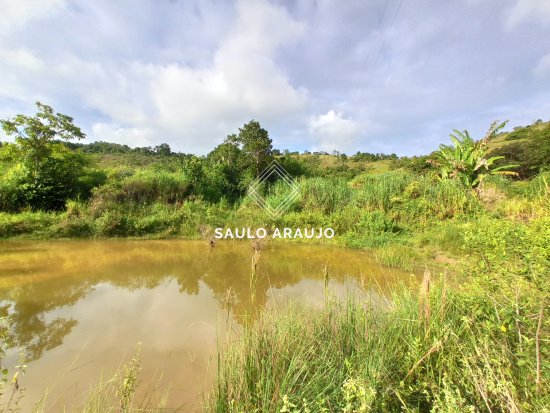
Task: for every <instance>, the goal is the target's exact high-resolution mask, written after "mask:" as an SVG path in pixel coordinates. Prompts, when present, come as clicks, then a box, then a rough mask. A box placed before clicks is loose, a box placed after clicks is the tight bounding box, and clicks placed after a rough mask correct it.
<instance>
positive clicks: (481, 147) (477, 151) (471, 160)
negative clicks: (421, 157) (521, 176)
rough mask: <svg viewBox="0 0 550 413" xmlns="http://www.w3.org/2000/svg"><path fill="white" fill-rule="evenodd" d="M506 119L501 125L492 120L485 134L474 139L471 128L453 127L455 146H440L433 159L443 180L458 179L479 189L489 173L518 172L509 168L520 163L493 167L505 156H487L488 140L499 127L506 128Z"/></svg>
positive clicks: (513, 173)
mask: <svg viewBox="0 0 550 413" xmlns="http://www.w3.org/2000/svg"><path fill="white" fill-rule="evenodd" d="M505 125H506V122H503V123H501V124H498V122H493V124H492V125H491V127H490V128H489V130H488V131H487V133H486V134H485V137H484V138H483V139H481V140H479V141H475V140H474V139H472V138H471V137H470V134H469V133H468V131H466V130H465V131H464V132H461V131H459V130H456V129H455V130H454V134H453V133H452V134H451V135H450V136H451V140H452V141H453V145H440V147H439V150H438V151H437V152H436V153H435V159H432V160H431V161H430V162H431V163H432V164H433V165H435V166H437V167H439V177H440V178H441V179H450V178H451V179H459V180H460V181H461V182H462V183H464V184H465V185H466V186H468V187H471V188H476V187H477V186H479V184H481V183H482V181H483V179H484V178H485V177H486V176H487V175H517V174H516V172H512V171H509V170H508V169H510V168H513V167H516V166H517V165H502V166H499V167H494V166H493V163H494V162H495V161H497V160H499V159H502V158H503V157H502V156H493V157H491V158H486V154H487V148H488V142H489V140H490V139H492V138H493V137H494V136H495V135H496V134H497V133H498V131H499V130H501V129H502V128H504V126H505Z"/></svg>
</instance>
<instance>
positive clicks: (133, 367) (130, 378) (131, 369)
mask: <svg viewBox="0 0 550 413" xmlns="http://www.w3.org/2000/svg"><path fill="white" fill-rule="evenodd" d="M140 351H141V343H138V345H137V349H136V354H135V356H134V357H133V358H132V360H130V362H129V363H128V364H126V365H125V366H124V378H123V380H122V383H121V384H120V387H119V389H118V391H117V395H118V397H119V398H120V411H121V412H122V413H126V412H129V411H130V407H131V404H132V399H133V398H134V394H135V393H136V387H137V386H136V385H137V378H138V374H139V372H140V370H141V362H140V359H139V353H140Z"/></svg>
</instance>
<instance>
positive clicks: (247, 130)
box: [234, 120, 273, 176]
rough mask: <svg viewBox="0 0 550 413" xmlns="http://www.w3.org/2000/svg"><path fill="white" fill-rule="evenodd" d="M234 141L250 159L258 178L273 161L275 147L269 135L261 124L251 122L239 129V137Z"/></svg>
mask: <svg viewBox="0 0 550 413" xmlns="http://www.w3.org/2000/svg"><path fill="white" fill-rule="evenodd" d="M234 139H235V140H236V142H237V143H238V144H239V145H240V146H241V149H242V151H243V152H244V154H245V155H247V158H248V159H250V163H251V165H252V167H253V169H254V173H255V175H256V176H258V175H259V174H260V173H261V172H262V170H263V169H264V168H265V167H266V166H267V165H268V164H269V162H271V160H272V159H273V145H272V141H271V139H270V138H269V133H268V132H267V130H265V129H264V128H262V127H261V126H260V123H259V122H257V121H255V120H251V121H250V122H248V123H247V124H246V125H244V126H243V127H242V128H239V135H237V136H236V137H235V138H234Z"/></svg>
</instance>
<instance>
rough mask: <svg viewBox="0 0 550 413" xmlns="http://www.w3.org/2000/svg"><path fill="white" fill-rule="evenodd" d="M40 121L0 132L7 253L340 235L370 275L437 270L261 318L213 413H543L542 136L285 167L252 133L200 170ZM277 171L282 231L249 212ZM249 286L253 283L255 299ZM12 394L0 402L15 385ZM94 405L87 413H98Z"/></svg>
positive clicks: (545, 243) (157, 151)
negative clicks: (252, 233)
mask: <svg viewBox="0 0 550 413" xmlns="http://www.w3.org/2000/svg"><path fill="white" fill-rule="evenodd" d="M37 106H38V109H39V111H38V113H37V114H36V115H35V116H34V117H27V116H24V115H18V116H17V117H15V118H14V121H9V120H5V121H2V126H3V128H4V130H5V132H6V133H7V134H8V135H14V136H16V138H15V142H14V143H3V144H2V145H1V146H0V171H1V172H2V175H1V177H0V237H2V238H13V237H17V238H45V239H51V238H89V237H158V238H166V237H189V238H194V237H205V238H209V237H211V236H212V233H213V229H214V228H216V227H234V228H238V227H260V226H261V227H265V228H274V227H279V228H280V227H332V228H333V229H334V230H335V232H336V233H337V234H338V237H335V239H333V240H331V241H321V242H333V243H337V244H342V245H345V246H349V247H353V248H369V249H371V250H372V252H373V254H374V256H375V257H376V259H377V260H378V261H379V262H380V263H382V264H385V265H391V266H396V267H401V268H405V269H407V270H412V269H416V268H419V267H426V266H429V267H430V268H432V270H433V269H435V271H441V272H445V270H446V272H447V274H448V275H447V276H443V275H442V276H441V277H439V276H438V277H430V276H429V275H426V276H425V279H424V282H423V284H422V288H421V290H420V293H416V292H413V291H410V290H408V289H406V288H403V289H400V290H397V291H395V292H394V293H393V294H392V296H391V297H389V298H388V299H387V301H385V302H383V303H382V305H381V304H380V303H378V302H377V303H376V304H373V303H370V302H367V303H365V302H364V301H362V300H361V299H360V297H357V298H356V299H355V300H351V301H349V302H346V303H341V302H334V301H332V300H327V302H326V303H325V306H324V307H322V308H318V309H315V310H312V309H311V308H307V309H306V308H304V307H301V306H299V305H295V306H291V307H290V308H288V309H283V310H281V309H274V310H273V309H272V310H270V311H266V312H264V313H263V314H262V315H261V316H260V317H259V319H258V320H256V321H255V322H254V323H250V324H249V325H247V326H246V328H245V331H244V332H243V335H242V337H241V338H240V340H238V341H237V342H236V343H233V344H232V345H231V346H230V347H228V348H220V355H219V357H220V358H219V361H220V362H219V366H218V368H219V370H218V382H217V386H216V388H215V390H214V391H213V394H212V397H211V398H210V399H209V402H208V403H209V404H208V408H209V409H210V410H211V411H216V412H253V411H257V412H260V411H261V412H264V411H265V412H296V413H297V412H304V413H305V412H318V411H327V412H329V411H330V412H333V411H340V412H386V411H410V412H413V411H417V412H439V411H449V412H468V411H471V412H478V411H479V412H504V411H509V412H520V411H521V412H523V411H526V412H530V411H533V412H535V411H545V410H544V409H545V408H547V406H548V405H550V396H549V390H548V389H549V386H548V384H549V380H550V377H549V367H550V365H549V364H548V357H549V356H550V354H549V350H548V349H549V348H550V346H549V345H548V344H549V343H548V332H549V331H548V330H549V327H550V325H549V323H548V319H547V313H548V311H547V310H548V309H547V306H548V302H547V297H548V294H549V292H550V291H549V289H548V288H549V287H548V285H549V284H548V268H550V234H549V232H548V228H549V227H550V208H549V205H550V190H549V181H550V174H549V165H550V164H549V157H548V153H549V152H548V148H549V142H550V134H549V133H548V131H549V130H550V129H549V128H550V123H545V122H536V123H535V124H533V125H529V126H526V127H524V128H520V129H516V130H514V131H513V132H511V133H508V134H506V133H499V131H500V129H501V128H502V127H503V126H504V124H500V125H497V124H493V125H492V126H491V128H490V129H489V132H488V133H487V135H486V136H485V137H484V138H483V139H481V140H478V141H476V140H474V139H473V138H472V137H470V135H469V134H468V132H466V131H464V132H459V131H455V133H454V134H453V135H451V139H452V142H453V145H451V146H447V145H442V146H441V147H440V149H439V151H436V152H434V153H433V154H430V155H428V156H425V157H413V158H405V157H402V158H398V157H397V156H395V155H393V154H392V155H382V154H362V153H357V154H356V155H354V156H351V157H347V156H346V155H345V154H339V153H335V154H332V155H329V154H326V153H313V154H311V153H307V154H301V155H300V154H296V153H290V152H289V151H279V150H277V149H274V148H273V147H272V141H271V139H270V138H269V134H268V132H267V131H266V130H265V129H263V128H262V127H261V126H260V124H259V123H258V122H256V121H251V122H250V123H248V124H246V125H244V126H243V127H242V128H241V129H239V131H238V133H237V134H232V135H229V136H228V137H227V138H226V139H225V140H224V142H223V143H222V144H220V145H219V146H217V147H216V148H215V149H214V150H212V152H210V153H209V154H208V155H207V156H203V157H198V156H194V155H188V154H183V153H175V152H173V151H172V150H171V148H170V147H169V146H168V145H166V144H162V145H159V146H157V147H154V148H134V149H131V148H129V147H126V146H124V145H118V144H111V143H106V142H96V143H92V144H81V143H74V142H70V141H68V140H70V139H73V138H74V139H78V138H81V137H83V134H82V133H81V132H80V130H79V129H78V128H77V127H76V126H74V125H73V123H72V119H71V118H70V117H67V116H65V115H61V114H58V113H55V112H54V111H53V110H52V109H51V108H49V107H48V106H45V105H42V104H37ZM503 157H504V158H503ZM273 159H277V161H278V162H279V163H280V164H281V165H283V167H284V168H285V169H286V170H287V171H288V172H289V173H290V174H291V175H293V176H295V177H296V182H297V185H298V186H299V189H300V191H299V193H300V196H299V197H298V198H297V199H296V200H295V201H294V202H293V203H292V204H291V205H290V206H289V209H288V211H287V213H285V214H284V215H282V216H281V217H279V218H277V219H276V220H271V219H269V218H268V217H267V216H266V214H264V213H263V212H262V211H261V210H260V209H259V208H258V207H257V206H256V205H255V204H254V203H253V202H252V201H251V200H250V199H249V198H248V197H246V196H245V194H246V190H247V188H248V186H249V184H250V182H251V181H252V180H253V179H254V178H255V177H257V176H258V175H259V174H260V173H261V171H262V170H263V169H264V168H265V166H267V165H268V164H269V163H270V162H271V161H272V160H273ZM512 164H513V165H517V168H515V167H514V168H513V167H512ZM516 171H517V173H516ZM288 190H289V189H288V187H287V186H286V185H284V183H283V182H282V181H281V180H278V181H277V180H268V181H267V182H265V184H264V185H263V186H261V188H260V189H259V191H262V193H263V195H264V197H265V198H266V200H267V203H269V204H273V205H276V204H277V203H278V202H280V200H282V199H284V197H285V195H286V194H287V193H288ZM318 242H319V241H318ZM258 257H259V256H257V257H256V258H255V259H256V261H254V262H253V268H254V274H256V273H257V271H256V269H257V265H261V263H260V264H258V260H259V258H258ZM327 276H328V275H327ZM432 278H433V279H432ZM256 282H257V277H256V276H252V277H251V280H250V285H251V290H253V285H254V284H255V283H256ZM3 331H5V330H0V332H3ZM23 366H24V363H21V369H23ZM132 366H133V367H132V368H130V370H128V371H127V373H128V375H127V376H126V375H124V377H127V378H128V377H129V379H128V380H127V381H123V383H126V384H125V385H124V386H125V387H124V388H123V389H122V390H121V389H119V388H118V387H117V389H118V392H117V391H115V394H116V395H117V397H118V396H121V398H120V399H119V400H120V403H121V405H120V409H121V410H122V411H125V409H126V411H128V410H129V409H130V407H131V406H132V404H131V403H132V402H131V400H132V394H133V393H134V387H133V384H132V383H134V384H135V374H137V370H139V367H138V364H137V362H135V363H134V364H132ZM10 374H11V373H10ZM125 374H126V373H125ZM4 376H5V378H7V377H8V375H7V372H6V373H5V375H4ZM10 377H13V376H10ZM119 377H120V376H119ZM10 380H11V379H10ZM9 383H11V384H9ZM9 383H8V381H4V382H3V385H2V386H3V387H0V389H1V390H2V391H4V389H6V388H8V387H9V388H10V389H13V388H15V387H14V386H16V384H17V381H13V380H12V381H11V382H9ZM109 383H111V382H109ZM10 386H12V387H10ZM102 388H110V389H111V390H109V391H110V392H111V393H112V390H113V388H114V387H112V386H111V387H110V386H104V387H102ZM10 391H12V390H10ZM4 393H5V392H4ZM5 394H7V393H5ZM97 394H103V393H101V392H100V393H97ZM111 396H112V394H111ZM102 397H103V396H99V395H96V396H93V400H96V401H97V402H98V403H99V404H97V406H100V407H90V408H89V409H88V410H84V411H92V412H93V411H107V410H105V409H106V407H105V405H104V404H101V403H103V402H104V401H105V400H106V399H102ZM100 401H101V403H100Z"/></svg>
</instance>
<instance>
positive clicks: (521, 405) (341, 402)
mask: <svg viewBox="0 0 550 413" xmlns="http://www.w3.org/2000/svg"><path fill="white" fill-rule="evenodd" d="M473 291H474V290H470V291H468V292H467V293H463V292H461V291H459V290H456V289H451V290H449V289H447V288H446V287H445V283H444V282H443V281H441V280H438V279H436V280H431V276H430V275H429V274H428V273H427V274H426V275H425V277H424V282H423V283H422V287H421V289H420V292H419V293H416V292H415V291H413V290H410V289H407V288H405V287H403V288H400V289H397V290H396V291H395V292H394V293H393V294H392V295H391V297H390V299H389V301H388V302H387V303H388V305H387V306H384V307H375V308H373V307H372V304H368V303H364V302H361V301H360V300H358V299H357V298H356V299H349V300H347V301H343V302H342V301H331V302H330V303H327V305H325V306H321V307H315V308H311V307H310V306H305V305H303V304H300V303H294V304H291V305H290V307H288V308H287V309H285V310H276V309H272V310H269V311H266V312H265V313H264V314H263V315H261V316H260V317H259V319H258V320H257V321H256V324H255V325H254V326H253V328H248V329H246V330H245V331H244V333H243V337H242V338H241V339H240V340H239V341H237V342H233V343H232V345H231V347H229V348H226V349H221V350H220V353H219V365H218V381H217V386H216V388H215V390H214V391H213V393H212V395H211V398H210V399H209V403H208V405H207V411H211V412H218V413H222V412H242V411H251V412H252V411H258V412H260V411H261V412H274V413H275V412H296V413H299V412H303V413H305V412H402V411H425V412H435V411H446V412H456V413H459V412H469V411H480V412H504V411H506V412H514V411H520V409H521V411H533V412H534V411H543V410H542V409H543V408H544V406H548V404H549V402H550V395H549V392H548V376H545V375H544V374H540V373H538V369H539V367H537V366H538V364H537V365H535V363H533V362H532V361H533V360H536V359H537V357H538V356H537V354H538V351H539V350H538V349H539V347H537V345H536V344H535V340H534V339H531V340H524V341H523V343H522V345H523V353H522V354H517V353H516V354H514V351H512V349H514V348H516V346H517V345H518V344H519V343H518V340H519V338H518V337H521V336H523V337H526V336H530V337H533V338H534V337H535V335H536V334H537V331H538V330H540V329H539V328H538V327H537V325H538V324H539V319H540V318H539V317H537V315H538V314H537V309H533V308H531V307H525V306H524V305H523V304H522V303H521V301H520V302H517V303H515V304H516V305H518V308H519V309H520V312H521V313H522V314H524V315H525V317H523V318H522V320H524V321H523V322H522V330H521V332H522V333H521V335H519V336H518V331H517V330H516V327H514V324H510V325H508V324H506V328H504V327H502V324H501V325H500V327H499V320H500V323H502V322H503V321H502V320H504V319H506V317H508V311H510V314H512V313H513V312H514V311H515V310H513V308H508V307H510V306H506V299H505V298H504V297H498V298H497V297H491V298H488V297H486V296H484V295H483V294H481V293H474V292H473ZM486 300H491V301H492V302H494V303H496V304H495V305H494V306H493V305H487V302H486ZM493 300H496V301H493ZM520 300H521V298H520ZM533 311H534V313H532V312H533ZM537 337H539V339H540V334H539V335H537ZM536 377H540V380H541V383H540V384H539V385H537V384H536V383H535V378H536Z"/></svg>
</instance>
